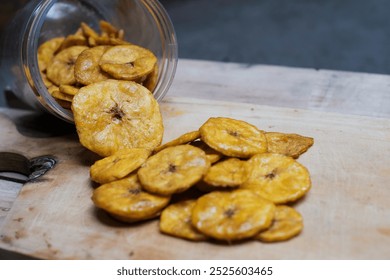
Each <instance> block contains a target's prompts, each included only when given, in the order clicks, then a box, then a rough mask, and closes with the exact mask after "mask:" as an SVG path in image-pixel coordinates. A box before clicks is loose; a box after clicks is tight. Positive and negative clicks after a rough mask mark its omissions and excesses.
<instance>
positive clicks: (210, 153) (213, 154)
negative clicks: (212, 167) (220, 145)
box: [191, 140, 223, 164]
mask: <svg viewBox="0 0 390 280" xmlns="http://www.w3.org/2000/svg"><path fill="white" fill-rule="evenodd" d="M191 145H192V146H195V147H198V148H199V149H202V150H203V151H204V152H205V153H206V157H207V159H208V161H209V162H210V163H211V164H213V163H216V162H217V161H219V160H220V159H221V158H222V157H223V155H222V154H221V153H220V152H217V151H216V150H214V149H213V148H211V147H210V146H207V145H206V143H205V142H203V141H202V140H196V141H193V142H191Z"/></svg>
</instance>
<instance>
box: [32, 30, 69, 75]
mask: <svg viewBox="0 0 390 280" xmlns="http://www.w3.org/2000/svg"><path fill="white" fill-rule="evenodd" d="M64 39H65V38H64V37H55V38H52V39H50V40H48V41H46V42H44V43H43V44H41V45H40V46H39V47H38V55H37V59H38V67H39V70H40V71H41V72H44V71H45V70H46V68H47V66H48V65H49V64H50V63H51V60H52V59H53V57H54V54H55V53H56V52H57V51H58V49H59V48H60V46H61V44H62V42H63V41H64Z"/></svg>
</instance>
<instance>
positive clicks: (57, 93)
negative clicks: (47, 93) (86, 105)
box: [51, 90, 73, 102]
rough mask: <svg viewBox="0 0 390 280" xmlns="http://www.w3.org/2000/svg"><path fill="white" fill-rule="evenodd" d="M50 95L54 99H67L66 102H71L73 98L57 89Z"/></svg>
mask: <svg viewBox="0 0 390 280" xmlns="http://www.w3.org/2000/svg"><path fill="white" fill-rule="evenodd" d="M51 96H53V97H54V98H55V99H60V100H63V101H68V102H72V100H73V95H69V94H65V93H62V92H61V91H59V90H54V91H52V92H51Z"/></svg>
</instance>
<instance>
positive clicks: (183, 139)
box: [154, 130, 200, 153]
mask: <svg viewBox="0 0 390 280" xmlns="http://www.w3.org/2000/svg"><path fill="white" fill-rule="evenodd" d="M199 137H200V133H199V130H195V131H191V132H187V133H185V134H183V135H181V136H179V137H178V138H175V139H173V140H171V141H169V142H167V143H165V144H164V145H161V146H158V147H157V148H155V149H154V152H155V153H158V152H159V151H161V150H164V149H165V148H168V147H173V146H178V145H183V144H188V143H190V142H192V141H194V140H195V139H198V138H199Z"/></svg>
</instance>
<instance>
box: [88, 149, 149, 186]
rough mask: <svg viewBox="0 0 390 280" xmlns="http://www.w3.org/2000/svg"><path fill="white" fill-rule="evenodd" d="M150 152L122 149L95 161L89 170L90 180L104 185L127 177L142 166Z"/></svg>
mask: <svg viewBox="0 0 390 280" xmlns="http://www.w3.org/2000/svg"><path fill="white" fill-rule="evenodd" d="M149 155H150V151H149V150H147V149H141V148H132V149H123V150H119V151H117V152H116V153H115V154H113V155H111V156H108V157H105V158H103V159H101V160H98V161H96V162H95V163H94V164H93V165H92V166H91V168H90V176H91V179H92V180H93V181H95V182H97V183H100V184H105V183H109V182H112V181H116V180H119V179H122V178H124V177H125V176H127V175H129V174H130V173H131V172H133V171H134V170H136V169H137V168H138V167H140V166H141V164H143V163H144V162H145V161H146V159H147V158H148V157H149Z"/></svg>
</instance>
